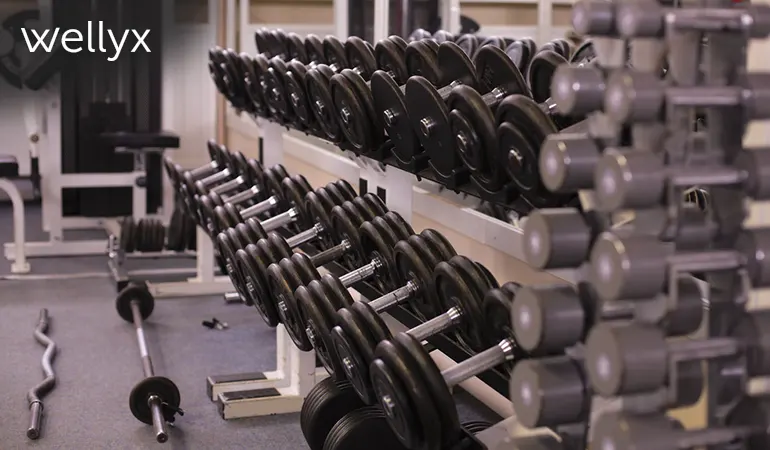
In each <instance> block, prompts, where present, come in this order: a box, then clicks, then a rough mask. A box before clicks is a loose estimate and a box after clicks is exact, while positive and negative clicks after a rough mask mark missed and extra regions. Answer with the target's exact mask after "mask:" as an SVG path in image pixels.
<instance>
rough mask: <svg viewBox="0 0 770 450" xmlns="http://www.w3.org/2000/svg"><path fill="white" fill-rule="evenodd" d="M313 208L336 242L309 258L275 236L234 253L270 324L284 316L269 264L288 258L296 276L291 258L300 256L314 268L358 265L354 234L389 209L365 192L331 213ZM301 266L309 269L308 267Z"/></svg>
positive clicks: (244, 281)
mask: <svg viewBox="0 0 770 450" xmlns="http://www.w3.org/2000/svg"><path fill="white" fill-rule="evenodd" d="M311 209H312V210H314V211H316V213H315V214H314V218H315V219H316V220H318V221H319V222H317V223H321V224H322V225H321V226H322V227H324V229H325V230H328V231H329V232H330V233H331V234H332V238H331V240H333V241H334V242H335V243H337V245H335V246H332V247H328V248H327V249H326V250H324V251H323V252H321V253H318V254H316V255H313V256H312V257H308V256H305V255H304V254H292V252H291V249H287V246H286V245H284V244H285V243H283V242H282V241H280V240H276V239H275V238H273V241H269V240H262V241H257V242H256V244H250V245H247V246H246V247H244V248H243V249H241V250H238V251H236V253H235V273H236V278H237V279H238V282H239V284H241V286H242V287H243V290H244V291H245V292H246V293H247V295H248V298H249V299H250V300H251V301H252V302H253V303H254V305H255V306H256V307H257V309H258V311H259V312H260V314H261V315H262V318H263V319H264V320H265V322H266V323H267V324H268V325H269V326H272V327H274V326H277V325H278V324H279V323H282V322H283V321H284V316H285V314H282V313H281V312H280V311H279V310H278V309H277V306H276V303H278V302H276V301H275V297H276V296H277V292H276V291H275V290H274V285H273V284H271V283H270V281H269V276H270V275H269V274H270V270H269V268H270V267H272V266H273V265H275V263H276V262H280V261H283V260H284V259H286V261H287V262H284V263H283V264H284V266H287V268H288V269H290V271H289V272H287V273H288V274H289V275H290V276H294V275H297V272H296V271H294V268H293V267H291V264H290V261H291V260H290V259H288V258H293V259H297V260H298V261H300V262H302V263H308V265H310V266H313V267H316V265H318V266H320V265H323V264H327V263H329V262H332V261H338V260H339V261H344V260H345V259H347V260H348V263H347V264H345V265H346V266H355V264H354V263H353V262H354V261H358V260H359V259H360V258H357V257H356V255H355V253H354V250H355V249H357V248H358V244H357V242H351V240H352V239H357V235H355V234H353V233H355V232H357V230H358V226H359V225H360V224H362V223H364V222H366V221H368V220H371V219H373V218H375V217H378V216H381V215H384V214H385V213H386V212H387V210H386V208H385V205H384V204H383V203H382V201H381V200H380V199H379V197H377V196H375V195H373V194H365V195H363V196H361V197H357V198H355V199H353V201H346V202H344V203H342V205H339V206H334V207H333V208H331V213H330V214H329V213H327V209H326V208H325V207H321V206H320V205H313V206H312V207H311ZM295 255H300V256H295ZM301 268H303V269H305V270H306V267H305V266H302V267H301ZM303 274H304V272H303ZM280 275H283V274H282V273H281V274H280ZM296 282H298V281H296V279H295V278H291V279H290V280H289V281H287V282H286V283H296ZM283 285H284V286H285V285H286V284H285V283H284V284H283ZM292 293H293V289H292ZM292 299H293V297H292Z"/></svg>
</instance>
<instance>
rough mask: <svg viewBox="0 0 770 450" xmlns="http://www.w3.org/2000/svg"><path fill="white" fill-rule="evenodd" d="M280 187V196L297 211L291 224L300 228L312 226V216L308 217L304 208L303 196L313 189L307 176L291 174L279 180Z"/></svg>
mask: <svg viewBox="0 0 770 450" xmlns="http://www.w3.org/2000/svg"><path fill="white" fill-rule="evenodd" d="M281 187H282V188H283V189H282V191H283V192H282V194H281V195H282V197H283V198H284V199H285V201H286V202H287V203H288V205H289V206H291V207H292V208H294V209H295V211H297V213H298V219H297V220H296V221H295V224H293V225H295V226H299V228H300V229H305V228H307V227H311V226H313V222H312V218H310V217H308V215H307V210H305V196H306V195H307V194H308V192H310V191H312V190H313V188H312V187H311V186H310V183H309V182H308V181H307V178H305V177H303V176H302V175H292V176H290V177H288V178H284V179H283V181H281Z"/></svg>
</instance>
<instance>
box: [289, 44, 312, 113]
mask: <svg viewBox="0 0 770 450" xmlns="http://www.w3.org/2000/svg"><path fill="white" fill-rule="evenodd" d="M286 69H287V72H286V75H285V77H284V84H285V88H286V96H287V97H288V100H289V104H291V107H292V111H293V115H294V116H295V117H296V118H297V121H296V123H297V125H299V126H300V127H305V128H307V127H310V126H311V125H313V124H314V117H313V113H312V111H310V106H309V104H308V102H307V93H306V91H305V74H306V73H307V69H306V67H305V65H304V64H302V63H301V62H300V61H299V60H297V59H294V60H291V61H289V62H288V63H286Z"/></svg>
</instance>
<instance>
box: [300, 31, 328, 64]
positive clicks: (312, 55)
mask: <svg viewBox="0 0 770 450" xmlns="http://www.w3.org/2000/svg"><path fill="white" fill-rule="evenodd" d="M305 52H306V53H307V57H308V60H309V61H308V62H316V63H319V64H326V57H325V56H324V44H323V41H321V38H319V37H318V36H316V35H315V34H308V35H307V36H305Z"/></svg>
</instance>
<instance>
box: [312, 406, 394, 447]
mask: <svg viewBox="0 0 770 450" xmlns="http://www.w3.org/2000/svg"><path fill="white" fill-rule="evenodd" d="M363 441H367V442H368V444H367V447H369V448H371V449H373V450H391V449H392V450H407V448H406V447H404V446H403V445H402V444H401V442H399V440H398V438H397V437H396V435H395V433H393V430H392V429H391V428H390V427H389V426H388V422H387V420H386V419H385V413H384V412H382V410H381V409H380V408H377V407H374V406H369V407H364V408H359V409H356V410H354V411H352V412H350V413H348V414H345V416H343V417H342V418H341V419H340V420H339V421H337V423H335V424H334V427H332V429H331V430H329V435H328V436H327V437H326V441H325V442H324V446H323V450H355V449H359V448H361V442H363Z"/></svg>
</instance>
